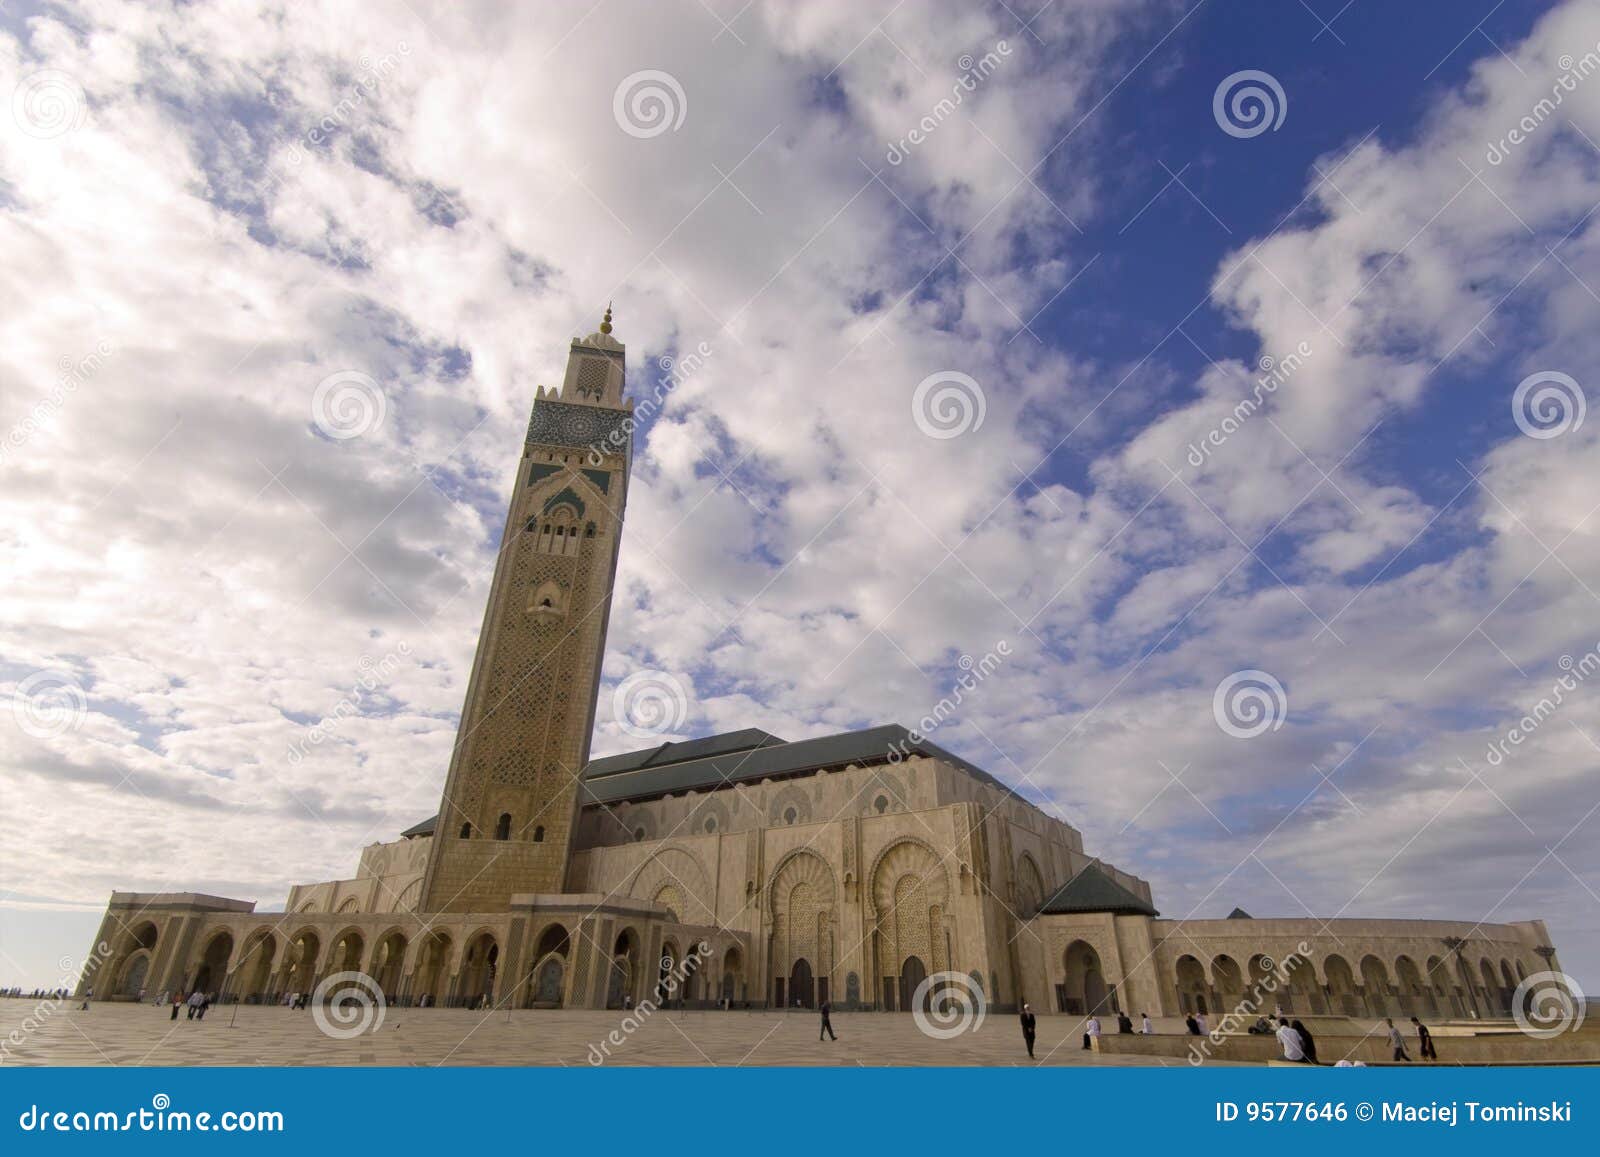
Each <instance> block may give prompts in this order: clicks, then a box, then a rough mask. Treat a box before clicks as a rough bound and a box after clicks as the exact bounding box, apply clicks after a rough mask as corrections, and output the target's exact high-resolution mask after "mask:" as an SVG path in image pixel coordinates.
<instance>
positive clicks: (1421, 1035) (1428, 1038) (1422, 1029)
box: [1411, 1017, 1439, 1061]
mask: <svg viewBox="0 0 1600 1157" xmlns="http://www.w3.org/2000/svg"><path fill="white" fill-rule="evenodd" d="M1411 1023H1412V1024H1414V1025H1416V1026H1417V1055H1418V1056H1419V1057H1421V1058H1422V1059H1423V1060H1425V1061H1436V1060H1438V1059H1439V1054H1438V1053H1437V1052H1435V1051H1434V1048H1433V1034H1432V1033H1431V1032H1429V1031H1428V1026H1427V1025H1425V1024H1423V1023H1422V1022H1421V1021H1420V1020H1418V1019H1417V1018H1416V1017H1412V1018H1411Z"/></svg>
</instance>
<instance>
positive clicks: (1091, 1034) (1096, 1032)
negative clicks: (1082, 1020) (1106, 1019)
mask: <svg viewBox="0 0 1600 1157" xmlns="http://www.w3.org/2000/svg"><path fill="white" fill-rule="evenodd" d="M1099 1039H1100V1018H1099V1017H1097V1016H1091V1017H1090V1018H1089V1022H1088V1023H1087V1024H1085V1025H1084V1026H1083V1047H1084V1048H1086V1049H1089V1048H1093V1047H1094V1043H1095V1042H1096V1041H1098V1040H1099Z"/></svg>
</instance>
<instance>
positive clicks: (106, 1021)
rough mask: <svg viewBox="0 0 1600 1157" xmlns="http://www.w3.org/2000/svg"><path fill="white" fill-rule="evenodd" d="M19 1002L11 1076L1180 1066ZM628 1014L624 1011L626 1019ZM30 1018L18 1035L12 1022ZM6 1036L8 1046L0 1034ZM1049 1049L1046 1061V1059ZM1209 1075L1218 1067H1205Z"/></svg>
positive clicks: (8, 1025) (441, 1018) (851, 1032)
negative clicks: (180, 1068) (412, 1068)
mask: <svg viewBox="0 0 1600 1157" xmlns="http://www.w3.org/2000/svg"><path fill="white" fill-rule="evenodd" d="M37 1007H38V1006H37V1005H36V1003H35V1002H34V1001H31V1000H0V1053H3V1063H4V1064H19V1065H437V1064H447V1065H588V1064H591V1063H594V1062H593V1059H592V1058H593V1057H594V1056H595V1055H601V1054H595V1053H591V1051H590V1046H591V1045H593V1046H595V1047H596V1048H600V1047H601V1046H604V1045H606V1038H607V1036H608V1035H609V1034H610V1033H611V1032H612V1031H613V1030H615V1031H617V1032H618V1033H619V1034H621V1035H622V1037H623V1043H622V1044H621V1045H609V1046H608V1047H609V1050H610V1056H609V1057H608V1058H603V1063H605V1064H619V1065H741V1064H742V1065H985V1066H988V1065H1026V1064H1030V1063H1040V1064H1047V1065H1139V1064H1162V1063H1166V1064H1169V1065H1170V1064H1174V1063H1176V1064H1182V1062H1181V1061H1178V1062H1174V1061H1172V1060H1170V1059H1169V1060H1166V1061H1165V1062H1163V1061H1161V1060H1160V1059H1154V1058H1141V1057H1126V1056H1123V1057H1119V1056H1111V1055H1101V1054H1098V1053H1090V1052H1084V1051H1083V1050H1082V1048H1081V1047H1079V1040H1078V1038H1076V1037H1075V1036H1073V1035H1071V1034H1073V1033H1074V1031H1075V1030H1076V1029H1077V1027H1078V1025H1079V1023H1080V1022H1079V1020H1078V1019H1077V1018H1075V1017H1065V1016H1041V1017H1040V1018H1039V1040H1038V1044H1037V1046H1036V1049H1035V1051H1036V1053H1037V1055H1038V1058H1039V1060H1038V1062H1030V1061H1029V1060H1028V1055H1027V1052H1026V1051H1025V1049H1024V1048H1023V1044H1022V1033H1021V1030H1020V1029H1019V1028H1018V1027H1017V1020H1016V1017H1015V1016H1014V1015H1012V1014H1009V1013H1008V1014H1000V1013H996V1014H994V1015H992V1016H990V1017H989V1018H988V1019H987V1020H986V1021H985V1023H984V1024H983V1026H982V1028H980V1029H979V1030H978V1031H976V1032H966V1033H963V1034H961V1035H960V1036H958V1037H954V1038H952V1039H950V1040H936V1039H933V1038H930V1037H927V1036H925V1035H923V1033H922V1032H921V1031H920V1030H919V1029H918V1028H917V1026H916V1023H915V1021H913V1019H912V1018H911V1017H910V1016H907V1015H903V1014H894V1013H838V1014H835V1016H834V1018H833V1019H834V1029H835V1031H836V1032H838V1034H839V1040H838V1042H837V1043H833V1042H829V1041H822V1042H820V1043H819V1042H818V1040H817V1017H816V1015H815V1014H814V1013H800V1012H795V1013H785V1012H765V1011H763V1012H656V1013H654V1014H652V1015H650V1016H647V1017H645V1018H644V1020H643V1023H642V1025H640V1027H639V1028H638V1029H637V1030H636V1031H633V1032H631V1033H630V1032H628V1031H627V1030H626V1028H625V1025H624V1015H625V1014H623V1013H619V1012H588V1011H571V1012H563V1011H516V1012H511V1013H506V1012H503V1011H502V1012H488V1013H485V1012H468V1011H465V1010H462V1009H440V1008H430V1009H402V1008H396V1009H389V1010H387V1011H386V1013H385V1015H384V1018H383V1024H382V1026H381V1028H380V1029H379V1030H378V1031H377V1032H367V1033H364V1034H362V1035H361V1036H357V1037H354V1038H351V1039H348V1040H337V1039H333V1038H330V1037H329V1036H327V1035H326V1034H324V1033H323V1032H322V1030H321V1029H319V1028H318V1026H317V1023H316V1020H315V1019H314V1018H313V1016H312V1013H311V1012H309V1011H295V1012H291V1011H289V1010H288V1009H284V1008H262V1007H256V1006H241V1007H239V1008H238V1009H237V1016H235V1009H234V1008H232V1007H225V1006H218V1007H215V1008H213V1009H212V1010H211V1011H210V1012H209V1013H207V1014H206V1018H205V1020H203V1021H189V1020H187V1019H185V1018H184V1016H183V1015H182V1014H180V1015H179V1018H178V1020H176V1021H173V1020H170V1019H169V1017H170V1015H171V1010H170V1009H168V1008H157V1007H154V1006H151V1005H137V1004H95V1005H94V1006H93V1007H92V1008H90V1009H89V1010H88V1011H87V1012H84V1011H80V1010H79V1009H78V1007H77V1006H76V1005H75V1004H72V1003H70V1002H69V1003H67V1004H63V1005H61V1006H59V1007H57V1008H55V1010H54V1011H53V1012H51V1013H50V1015H49V1016H47V1017H43V1018H38V1017H37V1016H36V1009H37ZM634 1015H635V1016H636V1015H637V1012H635V1014H634ZM30 1017H32V1018H34V1019H37V1020H41V1022H42V1023H41V1027H38V1028H34V1029H29V1028H27V1027H25V1026H24V1021H26V1020H28V1019H29V1018H30ZM13 1031H15V1032H16V1033H17V1036H18V1037H20V1041H19V1040H18V1039H17V1037H11V1036H10V1034H11V1033H12V1032H13ZM1052 1050H1054V1051H1052ZM1212 1063H1213V1064H1215V1063H1219V1062H1215V1061H1213V1062H1212Z"/></svg>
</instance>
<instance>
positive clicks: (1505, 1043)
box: [1099, 1027, 1600, 1065]
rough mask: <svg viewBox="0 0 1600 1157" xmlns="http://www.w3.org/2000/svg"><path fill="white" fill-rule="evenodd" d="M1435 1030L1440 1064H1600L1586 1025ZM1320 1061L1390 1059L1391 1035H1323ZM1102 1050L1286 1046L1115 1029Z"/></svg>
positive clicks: (1236, 1057)
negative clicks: (1531, 1030)
mask: <svg viewBox="0 0 1600 1157" xmlns="http://www.w3.org/2000/svg"><path fill="white" fill-rule="evenodd" d="M1459 1032H1460V1030H1459V1028H1457V1029H1456V1030H1455V1031H1454V1032H1450V1033H1449V1034H1448V1035H1446V1034H1442V1033H1439V1032H1435V1033H1434V1038H1433V1043H1434V1047H1435V1048H1436V1050H1437V1051H1438V1053H1439V1063H1440V1064H1451V1063H1454V1064H1469V1065H1482V1064H1519V1063H1520V1064H1539V1063H1550V1062H1555V1061H1567V1062H1570V1061H1587V1062H1591V1063H1594V1064H1600V1030H1589V1029H1584V1030H1582V1031H1579V1032H1569V1033H1563V1034H1562V1035H1560V1036H1557V1037H1551V1038H1549V1039H1548V1040H1540V1039H1538V1038H1536V1037H1531V1036H1528V1035H1527V1034H1525V1033H1522V1032H1519V1031H1517V1030H1516V1029H1514V1028H1512V1029H1508V1030H1505V1031H1493V1030H1491V1031H1479V1032H1477V1033H1475V1034H1473V1035H1470V1036H1467V1035H1457V1034H1458V1033H1459ZM1312 1034H1313V1036H1314V1037H1315V1039H1316V1045H1317V1059H1318V1060H1319V1061H1321V1062H1322V1063H1323V1064H1328V1065H1331V1064H1333V1063H1334V1062H1336V1061H1340V1060H1351V1061H1364V1062H1366V1063H1367V1064H1377V1063H1383V1064H1387V1063H1388V1062H1390V1061H1391V1060H1392V1059H1393V1057H1394V1053H1393V1051H1392V1050H1391V1049H1390V1047H1389V1039H1388V1036H1387V1035H1386V1034H1368V1035H1365V1036H1362V1035H1333V1034H1324V1033H1318V1032H1317V1031H1316V1029H1315V1028H1314V1027H1313V1028H1312ZM1405 1038H1406V1052H1407V1053H1409V1054H1410V1056H1411V1059H1412V1060H1413V1061H1420V1060H1421V1058H1420V1057H1419V1056H1418V1055H1417V1041H1416V1036H1415V1034H1414V1033H1409V1032H1408V1033H1405ZM1099 1051H1100V1052H1103V1053H1115V1054H1118V1055H1121V1056H1142V1057H1164V1058H1171V1059H1177V1060H1184V1061H1188V1062H1189V1063H1190V1064H1203V1063H1204V1062H1205V1061H1207V1060H1219V1061H1236V1062H1237V1061H1245V1062H1252V1061H1253V1062H1256V1063H1259V1064H1265V1063H1267V1062H1268V1061H1275V1060H1282V1059H1283V1049H1282V1047H1280V1046H1279V1044H1278V1039H1277V1037H1275V1036H1264V1035H1257V1036H1252V1035H1251V1034H1249V1033H1237V1034H1233V1035H1229V1036H1224V1037H1222V1038H1221V1039H1220V1040H1218V1039H1215V1038H1212V1037H1201V1036H1190V1035H1189V1034H1187V1033H1185V1034H1183V1035H1171V1034H1154V1035H1151V1036H1142V1035H1140V1034H1138V1033H1134V1034H1131V1035H1130V1034H1126V1033H1110V1034H1107V1035H1105V1036H1102V1037H1101V1038H1100V1048H1099Z"/></svg>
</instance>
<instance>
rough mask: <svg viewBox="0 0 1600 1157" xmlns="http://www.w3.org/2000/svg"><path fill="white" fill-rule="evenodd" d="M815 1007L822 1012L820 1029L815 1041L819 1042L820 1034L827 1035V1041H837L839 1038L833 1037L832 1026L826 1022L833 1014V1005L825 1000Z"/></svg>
mask: <svg viewBox="0 0 1600 1157" xmlns="http://www.w3.org/2000/svg"><path fill="white" fill-rule="evenodd" d="M817 1007H818V1008H819V1009H820V1010H821V1011H822V1027H821V1028H820V1029H818V1030H817V1039H818V1040H821V1039H822V1034H823V1033H827V1034H828V1039H829V1040H838V1039H839V1038H838V1037H836V1036H834V1035H833V1024H832V1022H830V1021H829V1020H828V1017H829V1016H830V1015H831V1014H832V1013H833V1005H832V1004H831V1003H830V1002H828V1001H826V1000H825V1001H823V1002H822V1003H821V1004H820V1005H818V1006H817Z"/></svg>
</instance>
